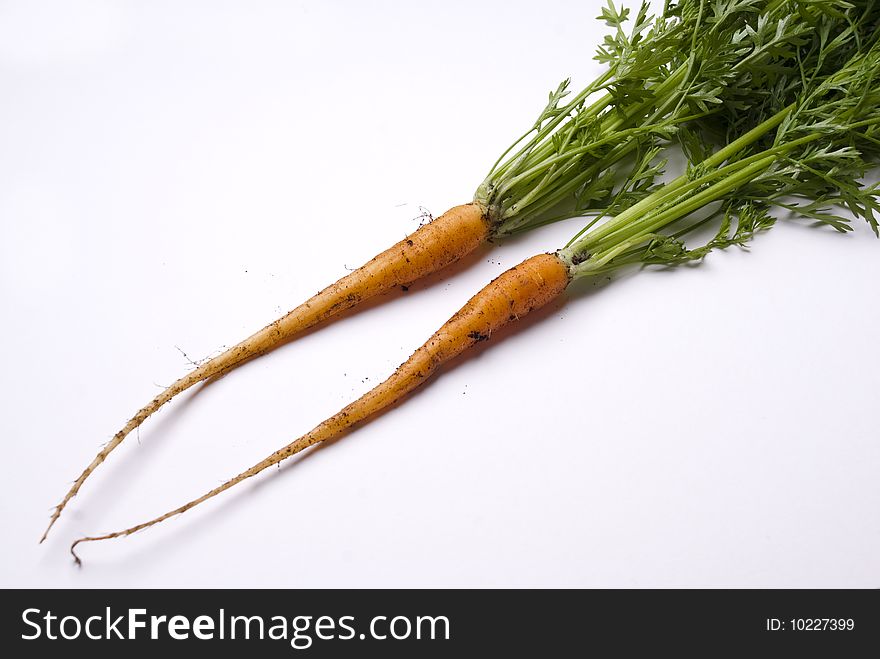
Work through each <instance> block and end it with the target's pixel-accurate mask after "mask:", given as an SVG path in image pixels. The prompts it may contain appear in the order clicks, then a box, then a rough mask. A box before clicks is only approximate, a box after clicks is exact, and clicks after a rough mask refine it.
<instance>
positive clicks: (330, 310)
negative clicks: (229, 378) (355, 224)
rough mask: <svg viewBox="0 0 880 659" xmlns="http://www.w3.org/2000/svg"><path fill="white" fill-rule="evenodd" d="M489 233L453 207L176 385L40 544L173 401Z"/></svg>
mask: <svg viewBox="0 0 880 659" xmlns="http://www.w3.org/2000/svg"><path fill="white" fill-rule="evenodd" d="M490 229H491V225H490V223H489V221H488V219H487V217H486V213H485V212H484V211H483V209H482V207H481V206H480V205H478V204H476V203H470V204H464V205H461V206H455V207H454V208H451V209H450V210H448V211H446V212H445V213H444V214H443V215H441V216H440V217H438V218H437V219H435V220H434V221H433V222H429V223H428V224H425V225H424V226H422V227H420V228H419V229H418V230H416V231H415V232H414V233H413V234H411V235H410V236H409V237H408V238H406V239H404V240H401V241H400V242H398V243H397V244H396V245H394V246H392V247H390V248H388V249H386V250H385V251H384V252H382V253H381V254H379V255H378V256H376V257H374V258H373V259H372V260H370V261H369V262H367V263H366V264H364V265H363V266H361V267H360V268H358V269H357V270H355V271H353V272H351V273H349V274H348V275H346V276H345V277H343V278H342V279H340V280H339V281H337V282H336V283H334V284H331V285H330V286H328V287H327V288H325V289H324V290H322V291H320V292H319V293H317V294H316V295H314V296H313V297H311V298H310V299H309V300H307V301H305V302H303V303H302V304H301V305H299V306H298V307H296V308H295V309H293V310H292V311H290V312H288V313H287V314H285V315H284V316H282V317H281V318H279V319H278V320H276V321H274V322H272V323H270V324H269V325H267V326H266V327H264V328H263V329H261V330H260V331H258V332H257V333H255V334H253V335H251V336H249V337H248V338H246V339H245V340H244V341H242V342H240V343H238V344H236V345H234V346H232V347H231V348H229V349H227V350H225V351H223V352H222V353H221V354H219V355H217V356H216V357H214V358H212V359H210V360H208V361H206V362H204V363H203V364H201V365H200V366H198V367H197V368H196V369H195V370H193V371H191V372H190V373H189V374H187V375H185V376H184V377H182V378H180V379H179V380H177V381H176V382H174V384H172V385H171V386H169V387H168V388H166V389H165V390H164V391H162V393H160V394H159V395H158V396H156V397H155V398H154V399H153V400H152V401H150V403H149V404H147V405H146V406H144V407H143V408H142V409H141V410H140V411H139V412H138V413H137V414H135V415H134V416H133V417H132V418H131V419H129V420H128V423H126V424H125V426H124V427H123V428H122V430H120V431H119V432H117V433H116V434H115V435H114V436H113V438H112V439H111V440H110V441H109V442H108V443H107V444H106V445H104V447H103V448H102V449H101V450H100V452H99V453H98V454H97V455H96V456H95V459H94V460H92V462H91V464H89V466H88V467H86V468H85V470H84V471H83V472H82V474H80V475H79V477H78V478H77V479H76V480H75V481H74V483H73V485H72V486H71V488H70V490H69V491H68V492H67V494H66V495H65V496H64V499H62V500H61V503H59V504H58V505H57V506H56V507H55V510H54V511H53V513H52V517H51V519H50V521H49V526H48V527H47V528H46V531H45V532H44V533H43V536H42V537H41V538H40V542H43V540H45V539H46V536H47V535H48V534H49V530H50V529H51V528H52V526H53V525H54V524H55V522H56V520H57V519H58V517H59V516H60V515H61V511H62V510H64V507H65V506H66V505H67V504H68V503H69V502H70V500H71V499H72V498H73V497H74V496H76V494H77V492H79V490H80V488H81V487H82V485H83V483H84V482H85V480H86V479H87V478H88V477H89V476H90V475H91V474H92V472H94V471H95V469H97V468H98V466H99V465H100V464H101V463H102V462H104V460H106V459H107V456H108V455H110V453H111V452H112V451H113V450H114V449H115V448H116V447H117V446H119V445H120V444H121V443H122V440H123V439H125V437H126V436H127V435H128V434H129V433H131V432H132V431H133V430H135V429H136V428H138V427H139V426H140V425H141V424H142V423H143V422H144V421H146V420H147V419H148V418H149V417H150V416H151V415H152V414H153V413H155V412H156V411H158V410H159V408H161V407H162V406H163V405H165V403H167V402H168V401H170V400H171V399H172V398H174V397H175V396H177V395H178V394H180V393H183V392H184V391H186V390H187V389H189V388H190V387H192V386H193V385H195V384H198V383H199V382H203V381H205V380H208V379H210V378H217V377H221V376H222V375H224V374H226V373H227V372H229V371H231V370H232V369H234V368H236V367H237V366H240V365H241V364H243V363H244V362H246V361H248V360H250V359H253V358H254V357H258V356H260V355H264V354H266V353H267V352H269V351H270V350H272V349H274V348H277V347H278V346H280V345H282V344H284V343H285V342H287V341H290V340H291V339H293V338H294V337H296V336H297V335H298V334H300V333H301V332H303V331H304V330H306V329H308V328H310V327H313V326H315V325H317V324H319V323H322V322H324V321H326V320H328V319H330V318H332V317H333V316H336V315H338V314H340V313H342V312H343V311H345V310H346V309H350V308H351V307H353V306H355V305H357V304H359V303H361V302H363V301H364V300H367V299H369V298H371V297H374V296H376V295H380V294H382V293H386V292H388V291H390V290H393V289H395V288H398V287H400V286H406V285H408V284H411V283H412V282H414V281H417V280H419V279H422V278H423V277H426V276H428V275H430V274H431V273H434V272H437V271H438V270H442V269H443V268H445V267H447V266H449V265H451V264H452V263H454V262H456V261H458V260H459V259H461V258H462V257H463V256H465V255H467V254H469V253H470V252H472V251H473V250H474V249H476V248H477V247H478V246H480V245H481V244H483V243H484V242H485V241H486V240H487V239H488V238H489V236H490V235H491V232H490Z"/></svg>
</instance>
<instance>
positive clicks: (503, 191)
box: [475, 0, 856, 235]
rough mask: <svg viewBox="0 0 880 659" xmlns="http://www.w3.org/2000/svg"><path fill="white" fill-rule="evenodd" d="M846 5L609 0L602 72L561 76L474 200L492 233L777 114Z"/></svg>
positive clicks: (575, 211)
mask: <svg viewBox="0 0 880 659" xmlns="http://www.w3.org/2000/svg"><path fill="white" fill-rule="evenodd" d="M855 11H856V9H854V8H853V7H852V6H851V5H850V3H844V2H828V3H814V2H786V1H780V0H776V1H775V2H766V1H761V0H713V1H711V2H708V1H706V0H679V1H678V2H667V3H666V4H665V5H664V7H663V10H662V11H661V12H660V14H659V15H658V16H656V17H652V16H651V15H650V10H649V7H648V4H647V3H642V4H641V5H640V6H639V9H638V11H636V12H634V13H633V12H630V11H629V10H628V9H624V8H618V7H616V6H615V5H614V3H613V1H612V0H609V2H608V5H607V6H606V7H605V8H603V9H602V13H601V15H600V16H599V18H600V19H601V20H602V21H604V22H605V23H606V24H607V25H608V26H609V28H610V33H609V34H608V35H607V36H606V37H605V40H604V42H603V43H602V44H601V45H600V46H599V48H598V51H597V54H596V59H597V60H598V61H600V62H602V63H604V64H606V65H607V67H608V68H607V71H606V72H605V73H604V74H603V75H601V76H599V78H597V79H596V80H594V81H593V82H592V83H590V84H589V85H587V86H586V87H585V88H584V89H583V90H581V91H580V92H578V93H577V94H573V95H572V94H571V93H570V90H569V86H570V82H569V81H568V80H566V81H564V82H563V83H561V84H560V85H559V86H558V87H557V89H556V91H554V92H552V93H551V94H550V95H549V99H548V103H547V105H546V107H545V108H544V109H543V110H542V111H541V112H540V113H539V115H538V118H537V120H536V121H535V123H534V124H533V126H532V128H531V130H530V131H529V132H528V133H527V134H526V135H525V136H523V138H521V139H520V140H518V141H517V142H516V143H515V144H514V145H512V146H511V147H510V148H509V149H508V151H507V152H505V153H504V154H503V155H502V157H501V158H500V159H499V160H498V162H497V163H496V164H495V166H494V167H493V168H492V170H491V171H490V173H489V175H488V176H487V178H486V180H485V181H484V182H483V183H482V185H481V186H480V187H479V189H478V190H477V193H476V195H475V200H476V201H477V202H479V203H481V204H483V205H484V206H485V207H486V209H487V212H488V215H489V217H490V219H491V220H492V222H493V224H494V227H495V232H496V234H499V235H505V234H510V233H516V232H518V231H523V230H526V229H529V228H532V227H535V226H538V225H540V224H545V223H547V222H550V221H553V220H556V219H559V218H561V217H571V216H573V215H585V214H596V213H612V212H617V211H618V210H619V209H621V208H622V206H623V205H624V204H633V203H636V202H637V201H638V200H639V199H643V198H645V197H646V196H648V195H650V194H651V193H652V192H653V191H654V189H655V187H656V186H655V178H656V176H657V175H658V174H659V173H660V172H661V171H662V169H663V167H662V165H660V164H659V163H657V164H654V165H651V164H650V163H646V162H645V160H644V155H645V154H654V155H655V156H656V155H657V154H658V153H659V149H660V148H662V147H664V146H666V145H668V144H669V143H670V141H672V140H673V139H675V138H676V136H677V135H679V134H681V135H683V137H681V138H680V139H681V141H682V144H687V146H686V149H688V148H689V149H691V155H696V154H698V153H703V152H706V151H707V150H708V149H709V146H708V141H707V140H706V139H705V138H704V137H703V135H704V134H709V133H713V134H716V135H720V136H721V139H724V137H725V136H728V135H733V134H738V133H740V132H742V131H744V130H747V129H748V127H750V126H753V125H756V124H757V123H759V121H760V120H761V119H762V118H766V117H767V116H770V115H771V114H772V113H773V112H775V111H778V109H779V108H780V107H781V104H784V103H789V102H791V100H793V99H794V98H795V97H796V96H797V94H798V92H799V90H800V89H802V88H803V87H804V83H805V80H806V79H807V77H808V72H812V71H814V70H817V69H820V68H822V66H823V65H827V63H820V62H818V59H819V57H820V55H821V56H827V55H828V54H829V53H833V52H834V51H835V49H837V50H841V51H843V50H845V49H846V48H849V47H850V46H851V44H852V42H853V39H854V34H855V32H854V29H853V28H852V27H851V26H852V14H853V13H854V12H855ZM689 124H690V125H689ZM623 163H626V164H625V165H624V164H623ZM615 168H616V169H615ZM612 169H614V170H615V173H614V174H613V175H611V174H609V171H610V170H612Z"/></svg>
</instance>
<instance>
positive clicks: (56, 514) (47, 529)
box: [38, 506, 61, 544]
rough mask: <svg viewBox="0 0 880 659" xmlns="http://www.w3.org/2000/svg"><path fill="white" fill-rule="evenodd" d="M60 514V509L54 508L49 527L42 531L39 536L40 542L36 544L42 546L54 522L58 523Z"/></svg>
mask: <svg viewBox="0 0 880 659" xmlns="http://www.w3.org/2000/svg"><path fill="white" fill-rule="evenodd" d="M60 514H61V508H60V507H58V506H56V507H55V512H54V513H52V518H51V519H50V520H49V526H47V527H46V530H45V531H43V535H42V536H40V542H39V543H38V544H43V541H44V540H45V539H46V537H47V536H48V535H49V531H51V530H52V527H53V526H55V522H57V521H58V516H59V515H60Z"/></svg>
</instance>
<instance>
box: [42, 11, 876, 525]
mask: <svg viewBox="0 0 880 659" xmlns="http://www.w3.org/2000/svg"><path fill="white" fill-rule="evenodd" d="M708 4H710V3H706V2H705V0H693V1H688V2H683V3H673V4H670V3H667V5H664V9H663V10H662V12H661V13H660V15H659V16H657V17H656V19H651V17H649V15H648V13H649V8H648V4H647V3H642V5H641V7H640V8H639V9H638V11H637V12H634V13H633V16H632V20H629V19H630V12H629V11H628V10H625V9H623V8H621V9H617V8H615V6H614V5H613V3H611V2H609V5H608V7H607V8H606V9H603V10H602V16H601V19H602V20H603V21H604V22H605V23H607V24H608V25H609V26H610V27H611V28H612V35H609V36H608V37H607V38H606V40H605V41H604V43H603V45H602V46H600V48H599V51H598V53H597V59H598V60H599V61H601V62H603V63H605V64H607V69H606V70H605V71H604V72H603V73H602V74H600V75H599V76H598V77H597V78H596V79H594V80H593V81H592V82H591V83H589V84H588V85H587V86H586V87H584V88H583V89H582V90H581V91H580V92H578V93H576V94H571V93H570V92H571V90H570V89H569V84H570V81H568V80H566V81H564V82H563V83H562V84H560V85H559V87H558V88H557V89H556V90H555V91H554V92H552V93H551V94H550V97H549V100H548V103H547V105H546V107H545V108H544V109H543V111H542V112H541V113H540V115H539V116H538V118H537V121H535V123H534V124H533V125H532V126H531V127H530V128H529V129H528V130H527V131H526V132H525V133H524V134H523V135H522V136H521V137H520V138H519V139H517V140H516V141H515V142H514V143H513V144H512V145H511V146H510V147H509V148H508V149H507V150H506V151H505V152H504V153H503V154H502V156H501V157H500V158H499V159H498V160H497V161H496V162H495V164H494V165H493V166H492V168H491V169H490V171H489V173H488V175H487V176H486V178H485V180H484V181H483V183H482V184H481V185H480V186H479V187H478V188H477V191H476V193H475V195H474V202H473V203H472V204H469V205H465V206H459V207H456V208H454V209H452V210H451V211H449V212H448V213H446V214H445V215H444V216H442V217H441V218H438V220H437V221H435V222H432V223H431V224H429V225H427V226H426V227H424V228H423V229H420V230H419V232H416V234H415V235H414V236H412V237H411V238H410V239H408V240H406V241H402V242H400V243H398V244H397V245H395V246H394V247H392V248H391V249H389V250H387V251H386V252H383V253H382V254H381V255H379V256H378V257H376V258H375V259H374V260H373V261H371V262H370V263H368V264H366V265H365V266H364V267H363V268H361V269H360V270H358V271H356V272H354V273H351V274H350V275H348V276H347V277H345V278H343V279H342V280H340V281H339V282H337V283H336V284H334V285H332V286H330V287H329V288H327V289H325V290H324V291H322V292H321V293H319V294H318V295H317V296H315V297H314V298H312V299H311V300H309V301H308V302H306V303H304V304H303V305H301V306H300V307H298V308H297V309H294V310H293V311H292V312H290V313H289V314H288V315H287V316H285V317H283V318H281V319H279V320H278V321H276V322H275V323H272V324H271V325H269V326H267V327H266V328H264V329H263V330H261V331H260V332H258V333H257V334H255V335H254V336H252V337H250V338H249V339H246V340H245V341H243V342H242V343H240V344H238V345H236V346H234V347H233V348H230V349H229V350H227V351H226V352H224V353H223V354H221V355H220V356H218V357H216V358H214V359H212V360H211V361H209V362H207V363H205V364H204V365H202V366H200V367H198V368H196V369H195V370H194V371H193V372H192V373H190V374H189V375H187V376H186V377H184V378H181V379H180V380H178V381H177V382H176V383H174V384H173V385H172V386H171V387H169V388H168V389H167V390H166V391H164V392H162V393H161V394H160V395H159V396H157V397H156V398H155V399H154V400H153V401H152V402H150V403H149V404H148V405H147V406H146V407H144V408H143V409H141V410H140V411H139V412H138V413H137V414H136V415H135V416H134V417H132V418H131V419H130V420H129V422H128V423H127V424H126V425H125V427H124V428H123V429H122V430H121V431H119V432H118V433H117V434H116V435H114V437H113V438H112V439H111V441H110V442H109V443H108V444H107V445H106V446H105V447H104V448H103V449H102V450H101V451H100V452H99V453H98V455H97V456H96V457H95V459H94V460H93V461H92V463H91V464H90V465H89V466H88V467H87V468H86V469H85V470H84V471H83V472H82V474H81V475H80V476H79V478H77V480H76V481H75V482H74V484H73V486H72V487H71V488H70V490H69V492H68V493H67V495H66V496H65V497H64V499H63V500H62V502H61V503H60V504H59V505H58V506H56V508H55V510H54V512H53V514H52V516H51V519H50V522H49V527H48V528H47V529H46V533H44V534H43V538H42V539H45V537H46V534H47V533H48V531H49V529H51V528H52V526H53V524H54V523H55V521H56V520H57V519H58V517H59V515H60V514H61V511H62V510H63V509H64V507H65V506H66V505H67V504H68V503H69V501H70V500H71V499H72V498H73V497H74V496H75V495H76V494H77V492H78V491H79V489H80V488H81V487H82V484H83V483H84V482H85V480H86V479H87V478H89V476H90V475H91V474H92V473H93V472H94V470H95V469H96V468H97V467H98V466H99V465H100V464H101V463H102V462H103V461H104V460H105V459H106V458H107V456H108V455H109V453H110V452H112V451H113V450H114V449H115V448H116V447H117V446H118V445H119V444H120V443H121V442H122V441H123V439H124V438H125V436H126V435H127V434H129V433H130V432H131V431H132V430H134V429H135V428H137V427H138V426H139V425H140V424H142V423H143V422H144V420H145V419H147V418H148V417H149V416H150V415H151V414H153V413H154V412H156V410H158V409H159V408H160V407H162V406H163V405H164V404H165V403H167V402H168V401H169V400H171V399H172V398H173V397H174V396H176V395H177V394H179V393H181V392H183V391H185V390H187V389H188V388H189V387H191V386H192V385H194V384H196V383H197V382H201V381H203V380H205V379H208V378H212V377H218V376H221V375H223V374H225V373H226V372H228V371H230V370H232V369H233V368H235V367H236V366H238V365H239V364H241V363H243V362H245V361H247V360H248V359H251V358H253V357H256V356H258V355H262V354H264V353H266V352H268V351H269V350H271V349H272V348H273V347H275V346H277V345H279V344H281V343H283V342H285V341H287V340H289V339H291V338H292V337H294V336H295V335H296V334H297V333H298V332H300V331H302V330H304V329H306V328H308V327H312V326H314V325H316V324H317V323H320V322H321V321H323V320H325V319H327V318H330V317H332V316H333V315H335V314H338V313H339V312H341V311H342V310H344V309H348V308H351V307H353V306H355V305H356V304H358V303H359V302H360V301H362V300H365V299H367V298H369V297H372V296H374V295H377V294H379V293H381V292H384V291H387V290H389V289H391V288H394V287H396V286H399V285H406V284H408V283H411V282H412V281H415V280H416V279H418V278H420V277H423V276H426V275H427V274H430V273H431V272H436V271H437V270H439V269H441V268H443V267H445V266H447V265H449V264H450V263H452V262H454V261H456V260H457V259H459V258H461V257H462V256H463V255H464V254H466V253H468V252H469V251H471V250H472V249H474V248H475V247H476V246H477V245H479V244H481V243H483V242H484V241H486V240H488V239H489V238H490V237H492V238H504V237H506V236H509V235H513V234H517V233H520V232H523V231H526V230H530V229H533V228H535V227H538V226H542V225H544V224H547V223H549V222H553V221H556V220H559V219H562V218H565V217H572V216H575V215H588V214H591V213H597V212H600V211H601V212H602V216H604V214H605V213H612V214H613V213H617V212H620V211H622V210H623V209H624V208H626V207H628V206H632V205H633V204H637V202H640V200H641V201H644V200H645V199H646V198H647V197H648V196H649V195H650V194H651V192H652V190H653V187H654V186H653V183H654V180H655V177H656V176H657V175H659V174H660V173H661V172H662V170H663V167H664V163H665V161H664V160H658V158H657V156H658V155H659V154H660V153H661V151H662V147H663V146H664V145H665V144H666V143H667V142H668V141H669V140H670V139H671V137H672V136H674V135H679V137H680V139H681V141H682V143H683V144H685V145H686V146H687V149H686V150H691V151H694V152H695V153H697V152H702V151H704V150H705V144H704V142H705V139H704V136H702V134H701V133H700V132H699V131H697V130H695V129H694V128H692V126H691V124H692V123H693V122H694V121H696V120H702V121H706V120H707V119H711V118H712V117H715V118H716V119H720V122H721V123H722V127H723V129H722V130H721V131H719V132H720V133H721V134H723V133H724V132H725V131H726V130H728V129H730V128H734V127H737V126H739V124H740V123H742V122H744V121H747V120H748V118H749V117H750V116H751V114H752V113H753V112H754V111H756V110H758V109H760V108H761V107H762V106H763V105H764V104H765V103H766V101H767V90H770V89H774V90H778V92H779V93H780V94H789V93H791V89H792V88H793V87H796V86H799V85H801V84H802V80H803V79H804V76H803V71H805V70H806V69H805V64H804V61H805V60H804V58H805V57H810V58H812V57H813V55H812V53H814V52H818V51H817V44H815V43H813V41H812V40H811V37H810V35H817V34H818V35H822V34H825V35H827V34H838V33H840V34H841V35H844V34H845V35H847V36H846V38H841V37H838V38H835V39H834V40H832V42H831V46H830V49H831V50H834V49H840V48H842V47H843V46H844V45H846V44H848V43H849V40H850V37H849V36H848V35H851V34H852V33H854V31H855V30H858V31H860V32H862V31H864V32H865V34H869V33H870V27H872V26H873V23H872V24H871V26H867V27H865V25H864V24H863V23H864V22H863V23H859V22H858V21H851V20H850V18H851V17H849V16H848V15H846V14H847V12H849V13H853V14H855V13H856V12H857V9H856V8H852V9H851V10H849V9H848V10H847V11H845V12H844V11H841V12H837V11H835V12H827V11H825V10H823V9H822V8H821V7H818V5H817V4H816V3H813V4H809V3H808V4H807V5H804V6H802V7H800V8H799V10H798V12H792V10H791V8H790V7H788V6H787V5H788V1H787V0H770V1H768V2H755V1H754V0H732V1H731V2H729V3H726V4H724V6H723V7H720V6H719V7H718V8H716V9H717V10H718V12H720V13H718V12H716V13H715V14H714V15H713V14H712V13H711V12H710V11H709V9H708ZM819 4H821V3H819ZM872 6H873V5H870V7H872ZM870 7H869V9H866V10H865V13H866V14H870V13H871V11H872V10H870ZM722 9H723V11H721V10H722ZM704 10H705V11H704ZM713 11H715V10H713ZM858 11H861V9H858ZM710 15H712V18H711V20H709V19H708V17H709V16H710ZM704 19H705V20H704ZM625 23H629V30H627V29H624V24H625ZM826 23H827V25H826ZM817 25H820V26H824V27H822V28H821V30H818V31H817V28H816V26H817ZM817 43H818V42H817ZM768 44H773V47H772V48H771V47H769V46H768ZM804 44H805V45H804ZM819 45H821V43H819ZM813 59H815V58H813ZM810 65H811V66H812V65H813V64H812V63H811V64H810ZM819 65H821V62H820V63H819V64H817V66H819ZM780 85H781V86H780ZM624 159H627V161H628V162H629V163H631V166H632V169H631V171H630V172H629V173H626V172H623V173H622V172H621V171H619V169H622V167H620V163H621V161H623V160H624ZM621 174H622V175H621ZM615 188H616V190H615ZM598 219H599V218H596V219H595V220H593V222H591V223H590V224H589V225H587V227H585V229H584V231H586V230H587V229H588V228H589V227H590V226H592V225H593V223H594V222H596V221H598ZM606 242H607V241H606ZM603 244H604V243H603ZM577 258H578V259H583V258H586V255H585V254H578V255H577ZM610 258H611V257H609V259H610ZM42 539H41V542H42Z"/></svg>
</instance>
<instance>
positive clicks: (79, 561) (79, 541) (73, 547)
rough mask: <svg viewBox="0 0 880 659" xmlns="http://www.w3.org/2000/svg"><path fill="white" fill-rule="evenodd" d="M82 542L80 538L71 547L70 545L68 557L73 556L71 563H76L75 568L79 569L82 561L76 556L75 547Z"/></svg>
mask: <svg viewBox="0 0 880 659" xmlns="http://www.w3.org/2000/svg"><path fill="white" fill-rule="evenodd" d="M82 541H83V538H80V539H79V540H77V541H76V542H74V543H73V544H72V545H70V555H71V556H73V562H74V563H76V566H77V567H80V568H81V567H82V560H80V557H79V556H77V555H76V546H77V545H78V544H79V543H81V542H82Z"/></svg>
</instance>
